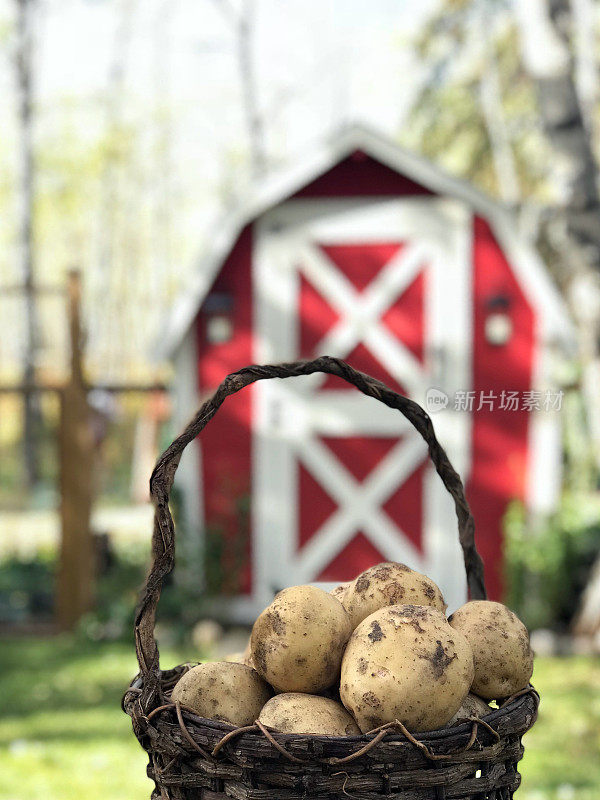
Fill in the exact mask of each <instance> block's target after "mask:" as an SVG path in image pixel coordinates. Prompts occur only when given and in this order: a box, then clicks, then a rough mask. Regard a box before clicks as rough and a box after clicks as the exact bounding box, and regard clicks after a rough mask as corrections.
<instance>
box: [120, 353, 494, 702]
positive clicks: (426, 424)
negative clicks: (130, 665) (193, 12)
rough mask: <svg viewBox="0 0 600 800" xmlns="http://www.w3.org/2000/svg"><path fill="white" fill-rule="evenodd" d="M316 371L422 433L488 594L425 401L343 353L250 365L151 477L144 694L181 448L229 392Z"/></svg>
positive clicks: (150, 675) (171, 536)
mask: <svg viewBox="0 0 600 800" xmlns="http://www.w3.org/2000/svg"><path fill="white" fill-rule="evenodd" d="M315 372H325V373H329V374H330V375H337V376H338V377H339V378H343V379H344V380H345V381H348V383H351V384H352V385H353V386H356V388H357V389H358V390H359V391H361V392H362V393H363V394H366V395H367V396H368V397H373V398H375V399H376V400H380V401H381V402H382V403H384V404H385V405H386V406H389V407H390V408H395V409H397V410H398V411H400V412H401V413H402V414H403V415H404V416H405V417H406V419H407V420H408V421H409V422H410V423H411V424H412V425H414V427H415V428H416V429H417V431H418V432H419V433H420V434H421V436H422V437H423V439H424V440H425V442H426V443H427V446H428V448H429V456H430V457H431V460H432V461H433V463H434V465H435V468H436V470H437V472H438V474H439V476H440V478H441V479H442V481H443V483H444V486H445V487H446V489H447V490H448V491H449V492H450V494H451V495H452V498H453V500H454V507H455V510H456V517H457V519H458V536H459V539H460V544H461V547H462V550H463V555H464V561H465V569H466V573H467V584H468V587H469V592H470V596H471V598H472V599H485V597H486V591H485V583H484V577H483V562H482V560H481V557H480V555H479V553H478V552H477V549H476V547H475V525H474V522H473V517H472V516H471V512H470V510H469V505H468V503H467V500H466V498H465V492H464V488H463V485H462V482H461V479H460V477H459V476H458V474H457V473H456V472H455V470H454V469H453V467H452V465H451V464H450V461H449V460H448V456H447V455H446V453H445V451H444V449H443V447H442V446H441V445H440V443H439V442H438V440H437V439H436V437H435V433H434V431H433V425H432V424H431V420H430V418H429V416H428V414H426V412H425V411H424V410H423V409H422V408H421V406H419V405H418V404H417V403H415V402H414V401H413V400H409V399H408V398H407V397H403V396H402V395H400V394H397V393H396V392H394V391H392V390H391V389H389V388H388V387H387V386H385V385H384V384H383V383H381V382H380V381H378V380H375V378H371V377H369V376H368V375H365V374H364V373H362V372H358V371H357V370H355V369H353V368H352V367H351V366H349V365H348V364H346V363H345V362H344V361H341V360H340V359H339V358H330V357H329V356H323V357H321V358H317V359H315V360H314V361H297V362H294V363H292V364H278V365H272V366H250V367H245V368H244V369H240V370H238V371H237V372H233V373H232V374H231V375H228V376H227V377H226V378H225V380H224V381H223V383H222V384H221V385H220V386H219V388H218V389H217V391H216V392H215V393H214V395H213V396H212V397H211V398H210V399H209V400H207V401H206V402H205V403H204V405H203V406H202V407H201V408H200V410H199V411H198V412H197V414H196V415H195V417H194V418H193V419H192V421H191V422H190V423H189V425H188V426H187V427H186V429H185V430H184V431H183V433H182V434H181V435H180V436H178V437H177V439H175V441H174V442H173V443H172V444H171V445H170V446H169V447H168V448H167V449H166V450H165V452H164V453H163V454H162V455H161V456H160V458H159V459H158V461H157V463H156V466H155V467H154V471H153V473H152V477H151V478H150V494H151V497H152V500H153V502H154V506H155V515H154V531H153V536H152V566H151V568H150V571H149V573H148V577H147V579H146V583H145V585H144V587H143V589H142V594H141V599H140V603H139V606H138V610H137V613H136V619H135V642H136V654H137V659H138V663H139V665H140V670H141V672H142V674H143V676H144V678H145V680H144V690H143V694H144V695H145V699H146V700H147V701H150V700H151V695H152V694H153V693H154V692H160V689H159V685H160V667H159V660H158V646H157V644H156V640H155V639H154V624H155V617H156V607H157V604H158V599H159V597H160V592H161V588H162V582H163V579H164V578H165V576H166V575H168V574H169V573H170V572H171V570H172V569H173V567H174V564H175V528H174V525H173V518H172V517H171V512H170V511H169V493H170V491H171V487H172V485H173V479H174V477H175V472H176V470H177V467H178V465H179V459H180V458H181V454H182V452H183V451H184V449H185V448H186V447H187V445H188V444H189V443H190V442H191V441H193V440H194V439H195V438H196V436H197V435H198V434H199V433H200V431H201V430H202V429H203V428H204V427H205V426H206V425H207V424H208V423H209V422H210V420H211V419H212V418H213V417H214V415H215V414H216V413H217V411H218V409H219V407H220V406H221V404H222V403H223V401H224V400H225V398H226V397H228V396H229V395H231V394H235V392H238V391H239V390H240V389H243V388H244V387H245V386H248V385H249V384H251V383H254V382H255V381H260V380H264V379H265V378H292V377H296V376H299V375H312V374H313V373H315Z"/></svg>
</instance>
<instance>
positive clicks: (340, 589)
mask: <svg viewBox="0 0 600 800" xmlns="http://www.w3.org/2000/svg"><path fill="white" fill-rule="evenodd" d="M351 583H352V581H346V582H345V583H340V585H339V586H334V588H333V589H331V590H330V592H329V594H332V595H333V596H334V597H335V598H337V599H338V600H339V601H340V603H341V604H342V605H343V604H344V595H345V594H346V589H347V588H348V587H349V586H350V584H351Z"/></svg>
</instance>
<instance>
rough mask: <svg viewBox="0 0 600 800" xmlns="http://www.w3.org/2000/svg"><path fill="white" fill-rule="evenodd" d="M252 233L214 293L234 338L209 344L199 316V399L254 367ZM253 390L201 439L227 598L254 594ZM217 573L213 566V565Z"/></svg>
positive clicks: (230, 404)
mask: <svg viewBox="0 0 600 800" xmlns="http://www.w3.org/2000/svg"><path fill="white" fill-rule="evenodd" d="M251 253H252V229H251V227H250V226H248V227H246V228H244V230H243V231H242V233H241V234H240V237H239V239H238V241H237V243H236V244H235V246H234V248H233V250H232V252H231V254H230V256H229V258H228V259H227V261H226V263H225V266H224V268H223V270H222V271H221V273H220V274H219V276H218V278H217V280H216V281H215V284H214V286H213V288H212V292H215V293H226V294H228V295H230V297H231V302H232V308H231V315H232V319H233V326H234V327H233V337H232V339H231V340H230V341H229V342H227V343H224V344H209V343H208V342H207V339H206V324H207V318H208V316H209V313H207V311H206V310H205V308H203V309H201V310H200V313H199V314H198V317H197V322H196V329H197V334H198V384H199V386H200V393H201V395H206V394H207V393H212V392H213V391H214V390H215V389H216V388H217V386H218V385H219V384H220V383H221V381H222V380H223V378H224V377H225V376H226V375H228V374H229V373H230V372H234V371H235V370H236V369H239V368H240V367H243V366H246V365H247V364H250V363H252V276H251V272H250V258H251ZM251 401H252V391H251V389H250V388H248V389H245V390H242V391H241V392H238V393H237V394H235V395H232V396H231V397H228V398H227V400H226V401H225V402H224V403H223V405H222V406H221V408H220V409H219V412H218V414H217V415H216V416H215V418H214V419H213V420H211V422H210V424H209V425H207V426H206V428H205V429H204V431H203V432H202V434H201V443H202V486H203V487H204V509H205V517H206V522H207V535H208V537H209V539H208V546H209V548H211V547H212V546H214V545H215V544H217V545H218V539H215V538H213V537H222V549H223V553H222V556H221V571H222V577H223V581H224V584H223V588H224V593H228V594H239V593H240V592H241V593H247V592H249V591H250V589H251V569H250V563H251V557H252V553H251V541H250V535H249V522H250V517H249V515H250V461H251V451H250V436H249V429H250V420H251V410H252V409H251ZM213 568H214V564H213Z"/></svg>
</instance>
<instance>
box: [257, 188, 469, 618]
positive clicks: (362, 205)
mask: <svg viewBox="0 0 600 800" xmlns="http://www.w3.org/2000/svg"><path fill="white" fill-rule="evenodd" d="M380 242H387V243H390V242H392V243H397V244H398V247H397V248H394V247H392V248H390V250H389V252H390V253H393V254H392V255H391V257H390V258H389V260H388V261H387V263H384V264H382V266H381V268H380V269H378V270H377V271H376V272H375V273H374V274H373V275H370V276H367V277H366V278H365V279H364V280H363V282H362V284H361V286H360V290H359V289H357V287H356V285H355V283H353V282H352V281H351V280H350V279H349V277H348V274H345V269H344V263H343V260H342V261H340V258H337V259H333V258H331V257H330V256H328V253H331V252H332V248H338V249H339V248H340V247H341V248H350V249H349V250H347V251H346V250H343V249H342V252H352V247H354V246H357V247H358V246H360V247H365V246H366V247H368V246H369V245H370V243H372V244H373V245H374V246H377V243H380ZM470 243H471V219H470V215H469V213H468V212H467V210H466V209H465V208H464V206H462V205H460V204H458V203H456V202H454V201H448V200H442V199H439V198H405V199H392V200H389V199H383V200H382V199H375V200H374V199H368V200H367V199H360V200H345V201H339V200H326V201H323V200H314V201H312V200H306V201H290V202H288V203H286V204H284V205H282V206H279V207H277V208H276V209H274V210H273V211H271V212H270V213H268V214H266V215H265V216H264V217H263V218H262V219H261V221H260V222H259V223H257V224H256V225H255V239H254V253H253V259H254V261H253V264H254V273H253V274H254V297H255V308H254V311H255V336H256V339H255V341H256V344H255V361H256V362H257V363H274V362H281V361H294V360H296V359H297V358H299V357H300V353H301V347H300V337H301V326H302V325H303V324H305V322H306V321H305V320H302V319H301V317H300V313H301V312H300V291H301V285H302V282H303V281H308V282H309V283H310V286H311V287H312V291H314V292H316V293H317V294H318V296H319V297H320V298H322V300H323V302H324V303H326V304H327V307H328V308H330V309H331V310H332V313H333V314H334V315H335V322H334V323H333V324H332V325H331V326H330V327H329V329H328V330H327V332H326V333H325V335H323V336H322V337H321V339H320V340H319V341H318V342H317V344H316V345H315V349H314V352H315V354H317V355H330V356H337V357H340V358H344V359H346V358H348V360H349V362H350V363H352V357H351V356H352V353H353V352H357V350H356V348H357V347H360V348H362V349H361V352H368V353H369V354H371V355H372V357H373V358H374V359H375V361H376V362H377V363H378V364H379V365H381V366H382V368H383V369H384V370H385V372H386V374H387V375H389V376H390V379H391V380H393V381H394V382H397V384H399V385H400V386H401V387H402V388H403V390H404V391H405V392H406V393H407V394H408V395H409V396H410V397H412V398H413V399H414V400H416V401H417V402H419V403H420V404H422V405H423V404H424V403H425V400H426V393H427V390H428V389H430V388H432V387H435V388H437V389H441V390H443V391H444V392H446V393H447V394H448V395H449V396H450V397H452V395H453V394H454V392H455V391H459V390H463V391H468V390H469V388H470V383H471V367H470V361H471V286H470V280H471V265H470V261H471V259H470ZM336 252H337V251H336ZM359 265H360V262H359ZM418 276H422V284H421V285H422V287H423V291H422V305H423V308H422V309H420V314H421V316H422V320H423V340H424V342H423V344H424V346H423V353H422V357H421V358H417V357H416V356H415V354H414V352H413V351H411V349H410V348H409V347H408V346H407V345H406V343H405V342H403V341H402V339H401V338H399V337H398V336H397V335H395V334H394V332H393V330H391V329H390V327H389V325H388V324H387V316H386V315H387V314H388V311H389V310H390V309H391V308H392V307H393V304H394V303H395V302H396V301H397V299H398V298H401V297H402V295H403V293H404V292H406V291H407V290H408V288H409V287H410V286H411V285H412V284H413V282H414V281H415V280H416V279H417V278H418ZM421 312H422V313H421ZM359 368H360V367H359ZM326 382H327V377H326V376H323V375H313V376H307V377H303V378H297V379H288V380H285V381H275V380H271V381H264V382H262V381H261V382H259V383H257V384H256V385H255V388H254V401H253V402H254V440H253V530H254V537H255V539H254V587H255V601H256V603H257V605H261V604H263V603H267V602H269V601H270V598H271V597H272V595H273V592H274V591H277V590H279V589H280V588H282V587H284V586H287V585H293V584H299V583H308V582H320V581H323V580H324V579H323V577H322V575H323V574H330V573H331V572H332V569H333V571H335V566H334V567H332V566H331V565H332V564H333V565H335V563H336V562H335V560H336V558H337V557H338V556H339V557H340V558H343V555H342V554H343V552H345V550H344V548H346V547H348V545H349V543H350V542H352V540H353V537H355V536H357V535H358V534H359V535H360V536H361V537H363V538H362V541H363V542H364V543H367V542H368V546H369V547H372V548H373V549H374V551H376V552H377V553H379V554H381V556H382V557H383V558H385V559H388V560H394V561H403V562H405V563H407V564H409V565H410V566H412V567H414V568H416V569H418V570H421V571H424V572H426V573H427V574H429V575H430V576H431V577H432V578H433V579H434V580H436V581H437V582H438V583H439V584H440V586H441V588H442V589H443V591H444V594H445V596H446V598H447V601H448V603H449V606H450V607H451V608H452V607H456V606H457V605H459V604H460V603H461V602H463V600H464V598H465V582H464V569H463V566H462V556H461V552H460V548H459V545H458V538H457V533H456V521H455V516H454V510H453V506H452V502H451V499H450V497H449V496H448V495H447V493H446V491H445V489H444V488H443V486H442V484H441V481H440V479H439V478H438V477H437V475H436V474H435V472H434V470H433V468H432V467H431V466H423V465H424V464H426V461H427V455H426V447H425V444H424V442H423V441H422V440H421V438H420V437H419V435H418V434H417V433H416V431H414V429H413V428H412V427H411V426H410V425H409V424H408V423H407V422H406V421H405V419H404V417H403V416H402V415H401V414H400V413H398V412H396V411H393V410H391V409H388V408H386V407H385V406H383V405H382V404H380V403H377V402H376V401H374V400H372V399H369V398H366V397H364V396H363V395H361V394H360V393H359V392H358V391H356V390H354V389H352V391H347V390H345V387H341V388H337V387H335V386H333V387H331V386H328V385H326ZM325 388H326V389H327V390H325ZM451 405H452V404H451V403H450V404H449V406H448V408H447V409H446V410H445V411H444V413H442V414H439V415H436V416H434V417H433V421H434V425H435V428H436V432H437V435H438V437H439V439H440V441H441V442H442V444H443V445H444V447H445V448H446V449H447V452H448V455H449V457H450V459H451V461H452V463H453V464H454V466H455V468H456V469H457V470H458V471H459V472H460V474H461V475H462V477H463V479H464V480H466V477H467V471H468V469H469V450H470V418H469V415H468V414H467V413H465V412H460V413H455V412H452V410H451ZM370 437H373V438H374V439H377V440H378V441H386V442H390V441H391V442H392V443H393V446H391V447H388V448H387V450H386V451H385V453H384V454H383V455H382V457H381V458H380V459H378V461H377V463H376V464H374V465H371V466H372V468H371V469H369V470H368V472H367V473H366V474H361V475H360V478H357V472H356V470H354V469H353V467H354V466H356V464H353V463H352V462H351V461H350V462H348V461H347V460H346V462H344V461H343V460H342V459H340V458H338V457H336V448H335V447H334V448H333V449H332V448H331V447H327V446H326V445H325V444H324V442H326V441H328V442H332V443H333V442H335V443H337V444H339V445H340V446H342V445H343V444H344V442H351V443H356V442H357V441H359V442H360V441H361V440H363V441H364V439H365V438H370ZM356 446H357V448H358V449H357V450H356V455H355V458H354V460H355V461H356V462H358V461H360V459H361V449H360V445H356ZM338 449H339V448H338ZM419 468H421V469H422V473H423V479H422V481H421V483H420V484H419V486H420V489H419V492H420V493H421V494H422V496H420V497H415V498H413V499H414V502H415V503H417V502H418V507H419V508H420V509H421V512H420V513H421V516H422V520H421V522H422V534H421V537H420V541H418V542H415V540H414V536H413V537H412V538H411V537H410V536H409V535H407V533H406V531H404V530H403V529H402V521H401V517H402V514H401V513H400V514H398V515H396V516H395V517H393V516H391V515H390V513H389V512H388V511H386V508H385V506H386V502H387V501H388V499H389V498H390V497H392V495H394V493H395V492H397V491H398V490H399V489H401V488H402V486H403V485H408V484H407V483H406V482H407V481H408V480H409V479H410V477H411V476H412V475H414V473H415V471H416V470H418V469H419ZM301 473H302V476H305V475H309V479H308V480H310V482H311V485H312V486H315V485H316V486H318V491H319V492H321V493H324V494H323V496H327V498H328V499H329V501H331V508H330V509H329V513H326V514H324V515H323V519H322V520H319V524H318V527H317V529H315V530H314V531H312V533H311V536H310V538H309V539H308V540H306V541H302V531H301V530H300V529H299V527H300V519H301V517H302V514H303V512H304V511H306V510H307V509H303V508H302V507H301V504H302V503H303V502H304V503H306V502H308V503H309V504H312V503H313V502H316V500H314V501H313V500H311V499H309V500H308V501H307V499H306V497H304V498H303V497H302V496H301V492H300V489H299V486H300V482H301V481H300V478H301ZM409 502H410V499H409ZM308 511H310V512H311V513H313V512H314V511H315V509H312V508H310V509H308ZM359 532H360V533H359ZM365 546H366V545H365ZM366 566H370V564H364V567H366Z"/></svg>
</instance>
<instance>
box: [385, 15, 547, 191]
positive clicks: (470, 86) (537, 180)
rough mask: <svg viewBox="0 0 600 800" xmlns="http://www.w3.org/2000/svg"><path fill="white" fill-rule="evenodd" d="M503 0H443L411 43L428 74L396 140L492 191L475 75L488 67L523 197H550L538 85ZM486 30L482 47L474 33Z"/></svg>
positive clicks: (490, 159) (492, 171)
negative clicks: (495, 83) (492, 73)
mask: <svg viewBox="0 0 600 800" xmlns="http://www.w3.org/2000/svg"><path fill="white" fill-rule="evenodd" d="M503 5H504V4H503V3H502V2H487V4H485V3H475V2H472V0H446V2H444V3H443V4H442V5H441V7H440V9H439V11H438V13H437V14H436V15H435V16H434V17H433V19H432V20H431V22H430V23H429V24H428V25H427V26H426V27H425V29H424V30H423V31H422V32H421V33H420V35H419V39H418V40H417V42H416V49H417V52H418V53H419V55H420V57H421V59H422V61H423V64H424V66H425V68H426V70H427V71H428V73H429V77H428V79H427V81H426V82H425V85H424V88H423V89H422V91H421V94H420V96H419V98H418V101H417V102H416V103H415V105H414V107H413V109H412V112H411V115H410V117H409V120H408V122H407V124H406V125H405V126H404V129H403V131H402V135H401V140H400V141H401V143H402V144H403V145H404V146H406V147H408V148H410V149H414V150H417V151H419V152H421V153H422V154H423V155H424V156H426V157H427V158H429V159H431V160H432V161H434V162H436V163H439V164H440V165H441V166H442V167H443V168H444V169H446V170H447V171H449V172H451V173H453V174H455V175H458V176H459V177H462V178H465V179H468V180H469V181H472V182H473V183H474V184H476V185H477V186H478V187H480V188H481V189H483V190H484V191H486V192H487V193H489V194H490V195H497V194H498V188H499V187H498V176H497V174H496V168H495V165H494V157H493V150H492V142H491V138H490V131H489V130H488V124H487V122H486V119H485V116H484V113H483V108H482V103H481V95H480V89H481V78H482V76H483V75H484V74H485V73H486V71H488V70H489V68H490V62H493V63H494V65H495V67H496V68H497V73H498V83H499V87H498V88H499V93H500V99H499V107H498V109H497V110H498V113H499V114H500V115H501V117H502V125H503V126H504V127H505V128H506V131H507V135H508V138H509V140H510V147H511V152H512V156H513V158H514V162H515V168H516V172H517V176H518V180H519V184H520V189H521V192H522V194H523V196H524V197H528V198H530V199H536V200H538V201H539V202H544V201H547V200H548V186H547V181H546V177H547V174H548V169H549V164H551V163H552V161H551V159H550V155H549V151H548V146H547V144H546V142H545V140H544V137H543V135H542V132H541V130H540V125H539V112H538V105H537V98H536V87H535V84H534V82H533V81H532V79H531V78H530V76H529V75H528V74H527V73H526V71H525V70H524V69H523V67H522V63H521V54H520V46H519V40H518V35H517V31H516V27H515V25H514V21H511V20H510V19H509V18H508V17H507V15H506V13H505V12H506V9H505V8H504V7H503ZM483 25H485V35H486V39H485V42H483V43H482V41H481V36H480V35H479V36H478V35H477V31H478V30H479V29H480V28H481V27H482V26H483Z"/></svg>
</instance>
